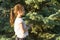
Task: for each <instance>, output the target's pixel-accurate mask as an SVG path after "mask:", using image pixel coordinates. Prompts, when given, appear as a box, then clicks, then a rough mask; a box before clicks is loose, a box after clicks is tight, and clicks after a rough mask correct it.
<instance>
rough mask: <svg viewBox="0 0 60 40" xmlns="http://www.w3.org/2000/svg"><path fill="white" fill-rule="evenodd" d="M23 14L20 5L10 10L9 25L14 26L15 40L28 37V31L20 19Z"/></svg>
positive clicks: (22, 8)
mask: <svg viewBox="0 0 60 40" xmlns="http://www.w3.org/2000/svg"><path fill="white" fill-rule="evenodd" d="M24 13H25V11H24V7H23V6H22V5H21V4H17V5H15V6H14V8H13V9H11V13H10V24H11V25H14V31H15V35H16V36H17V37H16V40H25V38H26V37H27V36H28V29H27V27H26V25H25V22H24V21H23V19H22V16H23V15H24Z"/></svg>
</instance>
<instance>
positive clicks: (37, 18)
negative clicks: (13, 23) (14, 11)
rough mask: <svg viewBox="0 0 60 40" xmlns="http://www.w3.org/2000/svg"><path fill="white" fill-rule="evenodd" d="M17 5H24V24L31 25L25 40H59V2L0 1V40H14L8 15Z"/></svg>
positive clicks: (38, 0)
mask: <svg viewBox="0 0 60 40" xmlns="http://www.w3.org/2000/svg"><path fill="white" fill-rule="evenodd" d="M18 3H19V4H22V5H24V8H25V16H24V17H23V19H24V20H25V23H26V24H27V25H29V24H32V28H31V29H29V36H28V37H27V40H60V0H0V40H15V34H14V29H13V27H10V23H9V18H10V15H9V14H10V9H11V8H13V7H14V5H16V4H18Z"/></svg>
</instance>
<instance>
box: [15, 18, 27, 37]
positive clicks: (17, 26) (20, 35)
mask: <svg viewBox="0 0 60 40" xmlns="http://www.w3.org/2000/svg"><path fill="white" fill-rule="evenodd" d="M20 23H23V27H24V29H27V27H26V24H25V22H24V21H23V19H22V18H16V19H15V22H14V31H15V35H17V37H19V38H25V37H26V36H28V31H27V32H25V33H23V32H22V31H21V29H20V26H19V24H20Z"/></svg>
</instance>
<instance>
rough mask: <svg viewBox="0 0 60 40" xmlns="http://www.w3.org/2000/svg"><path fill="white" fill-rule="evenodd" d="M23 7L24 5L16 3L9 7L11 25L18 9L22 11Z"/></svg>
mask: <svg viewBox="0 0 60 40" xmlns="http://www.w3.org/2000/svg"><path fill="white" fill-rule="evenodd" d="M23 9H24V7H23V6H22V5H21V4H16V5H15V6H14V7H13V8H11V11H10V24H11V27H12V26H13V25H14V20H15V18H16V16H17V12H18V11H20V12H23Z"/></svg>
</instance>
